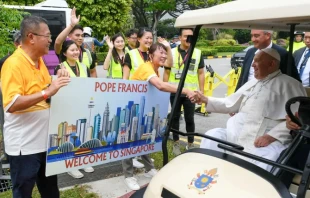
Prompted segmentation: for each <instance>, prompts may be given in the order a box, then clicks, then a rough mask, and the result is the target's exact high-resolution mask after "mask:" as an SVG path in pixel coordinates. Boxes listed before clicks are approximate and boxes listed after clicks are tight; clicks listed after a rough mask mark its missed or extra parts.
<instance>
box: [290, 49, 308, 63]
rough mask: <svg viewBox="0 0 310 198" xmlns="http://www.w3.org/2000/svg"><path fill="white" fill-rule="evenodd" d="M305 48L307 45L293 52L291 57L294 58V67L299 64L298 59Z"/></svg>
mask: <svg viewBox="0 0 310 198" xmlns="http://www.w3.org/2000/svg"><path fill="white" fill-rule="evenodd" d="M306 49H307V47H303V48H300V49H298V50H296V51H295V52H294V54H293V57H294V60H295V67H296V68H297V67H298V64H299V61H300V60H301V58H302V54H303V53H304V51H305V50H306Z"/></svg>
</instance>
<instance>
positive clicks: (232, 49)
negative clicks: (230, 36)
mask: <svg viewBox="0 0 310 198" xmlns="http://www.w3.org/2000/svg"><path fill="white" fill-rule="evenodd" d="M210 48H211V49H216V50H217V51H218V52H239V51H242V50H244V49H245V48H247V47H246V46H240V45H234V46H213V47H210Z"/></svg>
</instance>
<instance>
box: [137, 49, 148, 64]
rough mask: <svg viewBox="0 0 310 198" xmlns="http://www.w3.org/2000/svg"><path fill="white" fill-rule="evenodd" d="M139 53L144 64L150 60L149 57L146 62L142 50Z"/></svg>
mask: <svg viewBox="0 0 310 198" xmlns="http://www.w3.org/2000/svg"><path fill="white" fill-rule="evenodd" d="M138 51H139V54H140V56H141V58H142V60H143V61H144V62H146V61H148V60H149V57H147V58H146V60H144V56H143V54H142V52H141V51H140V50H138Z"/></svg>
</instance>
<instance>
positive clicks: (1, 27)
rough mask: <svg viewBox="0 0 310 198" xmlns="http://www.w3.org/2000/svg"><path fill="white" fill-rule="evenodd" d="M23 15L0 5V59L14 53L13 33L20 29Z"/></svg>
mask: <svg viewBox="0 0 310 198" xmlns="http://www.w3.org/2000/svg"><path fill="white" fill-rule="evenodd" d="M22 14H23V12H20V11H18V10H16V9H8V8H5V7H3V6H2V5H1V4H0V35H1V37H0V57H4V56H6V55H7V54H8V53H12V52H14V50H15V47H14V44H13V40H12V31H14V30H17V29H19V26H20V22H21V21H22V19H23V16H22Z"/></svg>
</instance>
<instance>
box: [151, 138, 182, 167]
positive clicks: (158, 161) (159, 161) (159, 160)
mask: <svg viewBox="0 0 310 198" xmlns="http://www.w3.org/2000/svg"><path fill="white" fill-rule="evenodd" d="M167 147H168V159H169V161H170V160H172V159H173V158H174V157H175V156H174V155H173V154H172V147H173V141H172V140H168V143H167ZM180 148H181V152H184V151H185V147H184V146H182V145H180ZM151 158H153V159H154V165H155V168H156V169H160V168H162V167H163V153H162V152H157V153H152V154H151Z"/></svg>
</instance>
